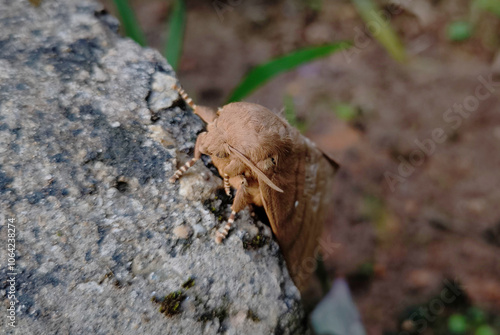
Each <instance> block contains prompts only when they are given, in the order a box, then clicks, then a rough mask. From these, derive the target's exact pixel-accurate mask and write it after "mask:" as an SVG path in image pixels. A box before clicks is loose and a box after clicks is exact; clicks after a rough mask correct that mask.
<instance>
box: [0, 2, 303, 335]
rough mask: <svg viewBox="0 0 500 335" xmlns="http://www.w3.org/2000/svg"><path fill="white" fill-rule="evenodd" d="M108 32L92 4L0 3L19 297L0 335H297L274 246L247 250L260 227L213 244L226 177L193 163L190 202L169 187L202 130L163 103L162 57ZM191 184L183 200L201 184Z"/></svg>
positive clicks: (4, 133) (6, 204)
mask: <svg viewBox="0 0 500 335" xmlns="http://www.w3.org/2000/svg"><path fill="white" fill-rule="evenodd" d="M116 28H117V22H116V20H115V19H114V18H112V17H110V16H108V15H106V14H105V13H104V12H103V11H102V8H101V7H100V5H98V4H96V3H94V2H90V1H81V0H67V1H51V0H44V1H42V2H41V5H40V6H39V7H34V6H32V5H31V4H30V2H28V1H18V0H5V1H1V2H0V206H1V208H2V213H1V214H2V218H1V220H2V223H3V225H2V226H1V228H0V231H1V236H2V238H3V239H4V240H3V242H4V246H6V244H7V241H6V236H7V229H6V228H7V227H6V225H5V219H7V218H15V219H16V221H15V223H16V229H17V230H16V249H17V251H16V252H17V258H16V265H15V270H16V273H17V275H16V290H17V291H16V298H17V299H18V303H17V304H16V322H17V327H16V328H9V327H8V326H7V324H6V323H7V321H8V320H7V318H5V317H2V318H0V329H2V331H6V333H8V334H56V333H57V334H219V333H226V334H274V333H280V334H298V333H304V331H305V330H304V328H303V327H304V326H303V324H304V314H303V311H302V308H301V306H300V301H299V294H298V291H297V290H296V288H295V287H294V285H293V283H292V281H291V280H290V278H289V276H288V272H287V270H286V267H285V265H284V262H283V260H282V258H281V256H280V254H279V249H278V247H277V244H276V243H274V242H272V241H271V242H269V243H267V244H266V245H264V246H263V247H261V248H259V249H245V248H244V247H243V245H244V239H245V238H250V239H251V238H252V234H255V233H256V232H257V231H258V232H259V233H261V234H263V235H265V236H270V232H269V228H267V227H266V226H264V225H262V224H260V223H257V225H255V222H253V219H251V218H250V216H249V215H248V213H247V212H244V213H242V215H241V216H240V218H239V220H245V222H246V223H245V224H242V227H241V228H240V227H238V225H236V229H235V230H233V233H232V234H230V236H229V238H228V239H227V240H226V241H225V243H224V244H223V245H221V246H219V245H216V244H215V243H214V242H213V238H214V234H215V230H216V229H217V228H218V227H219V226H220V225H221V224H223V222H221V221H220V218H222V221H224V220H225V219H227V215H228V213H229V211H230V208H229V205H230V204H229V200H224V201H223V200H221V199H218V198H216V197H212V196H211V193H213V190H214V188H215V187H216V186H217V185H220V180H219V179H217V177H215V176H213V175H212V172H210V171H209V170H208V169H207V168H206V167H205V166H204V165H203V164H202V162H201V161H200V162H198V163H197V164H196V165H197V167H196V169H195V170H196V171H197V172H200V171H201V172H202V174H201V175H200V176H201V177H203V178H206V176H209V179H210V178H214V180H215V181H211V182H210V183H208V186H206V187H205V188H202V189H199V192H198V193H197V195H196V196H189V195H188V194H186V197H184V196H182V195H180V192H179V183H176V184H170V183H168V181H167V180H168V178H169V177H170V176H171V175H172V173H173V172H174V171H175V169H176V167H177V166H178V165H179V164H180V163H181V162H184V160H185V158H186V157H187V156H188V155H189V154H190V153H191V152H192V150H193V147H194V143H195V140H196V135H197V133H199V132H200V131H201V130H202V129H203V123H202V121H201V120H199V119H198V118H197V117H196V116H195V115H194V114H193V113H192V112H190V111H185V110H182V109H181V108H179V107H176V106H174V105H173V102H174V101H175V100H176V99H177V94H176V93H175V92H173V91H172V90H170V89H169V85H170V83H171V82H174V81H175V79H174V78H175V74H174V72H173V71H172V69H171V67H170V66H169V65H168V64H167V63H166V62H165V60H164V59H163V58H162V57H161V56H160V55H159V54H158V53H157V52H156V51H154V50H150V49H143V48H141V47H139V46H138V45H137V44H135V43H134V42H132V41H130V40H128V39H123V38H120V37H118V36H117V35H116V32H115V31H116ZM195 176H196V175H194V174H193V175H192V176H191V178H194V179H192V180H191V181H190V180H189V178H187V179H186V181H185V183H186V185H185V188H186V190H189V192H188V193H190V194H192V193H193V190H194V188H198V187H199V186H198V185H199V184H200V183H201V184H203V180H198V179H196V178H200V177H199V176H198V177H195ZM204 176H205V177H204ZM204 181H206V179H204ZM190 183H191V184H192V185H191V184H190ZM190 185H191V186H193V187H191V186H190ZM214 185H215V186H214ZM237 222H238V220H237ZM247 222H252V223H253V224H252V225H251V226H252V229H248V230H246V231H245V226H248V223H247ZM176 227H183V228H177V229H175V228H176ZM6 253H7V248H6V247H4V248H2V249H1V252H0V256H1V259H2V260H6V259H7V257H6V256H7V255H6ZM7 272H8V271H7V266H6V264H3V265H2V267H1V270H0V273H1V276H2V278H6V276H7ZM2 281H3V282H4V283H5V281H4V280H2ZM6 287H7V286H4V287H2V291H1V292H0V293H2V294H1V296H2V298H1V299H2V300H3V303H4V306H5V304H8V303H9V301H8V300H7V299H6V294H5V293H6ZM177 291H180V293H175V294H171V293H173V292H177ZM169 294H171V295H170V298H167V299H174V297H177V298H178V299H180V304H179V306H178V307H177V308H176V309H175V310H171V311H170V312H172V313H170V315H169V316H166V315H165V314H168V313H165V314H161V313H160V312H159V309H160V305H159V303H156V302H152V301H151V298H152V297H157V298H158V300H161V299H162V298H163V297H165V296H167V295H169ZM166 302H168V301H166Z"/></svg>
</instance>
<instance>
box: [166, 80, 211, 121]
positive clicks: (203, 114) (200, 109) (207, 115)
mask: <svg viewBox="0 0 500 335" xmlns="http://www.w3.org/2000/svg"><path fill="white" fill-rule="evenodd" d="M172 88H173V89H174V90H176V91H177V92H179V94H180V96H181V97H182V99H184V101H185V102H186V103H187V104H188V105H189V107H191V109H192V110H193V112H194V113H195V114H196V115H198V116H199V117H200V118H201V119H202V120H203V121H205V122H206V123H211V122H214V120H216V119H217V113H215V112H214V111H213V110H212V109H211V108H208V107H205V106H198V105H196V104H195V103H194V102H193V99H191V98H190V97H189V95H188V94H187V93H186V91H184V89H183V88H182V87H180V86H179V85H177V84H174V86H172Z"/></svg>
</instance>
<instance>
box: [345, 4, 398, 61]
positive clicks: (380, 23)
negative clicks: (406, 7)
mask: <svg viewBox="0 0 500 335" xmlns="http://www.w3.org/2000/svg"><path fill="white" fill-rule="evenodd" d="M352 2H353V3H354V5H355V6H356V8H357V9H358V12H359V15H361V18H362V19H363V21H365V23H366V25H367V28H368V25H370V26H373V27H374V28H375V27H377V28H378V31H374V32H373V37H375V38H376V39H377V41H378V42H379V43H380V44H381V45H382V46H383V47H384V48H385V49H386V50H387V52H388V53H389V55H391V57H392V58H394V59H395V60H397V61H398V62H404V61H405V60H406V51H405V48H404V47H403V44H402V43H401V41H400V39H399V37H398V35H397V34H396V32H395V31H394V30H393V29H392V27H391V25H390V23H389V22H386V21H384V18H383V17H382V16H381V15H380V9H379V8H378V7H377V5H376V4H375V3H374V2H373V1H372V0H352Z"/></svg>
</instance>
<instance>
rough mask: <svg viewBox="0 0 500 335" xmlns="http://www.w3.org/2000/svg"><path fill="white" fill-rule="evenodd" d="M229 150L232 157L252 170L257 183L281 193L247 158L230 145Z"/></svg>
mask: <svg viewBox="0 0 500 335" xmlns="http://www.w3.org/2000/svg"><path fill="white" fill-rule="evenodd" d="M229 150H230V152H231V154H232V155H234V156H236V157H238V158H239V159H240V160H241V161H242V162H243V163H244V164H245V165H246V166H248V167H249V168H250V169H251V170H252V172H254V173H255V174H256V175H257V176H258V178H259V181H262V182H264V183H266V184H267V185H268V186H269V187H271V188H272V189H274V190H276V191H278V192H281V193H283V190H282V189H281V188H279V187H278V186H276V184H275V183H273V182H272V181H271V179H269V177H268V176H266V174H265V173H264V172H262V170H261V169H259V168H258V167H257V165H255V164H254V163H253V162H252V161H251V160H249V159H248V157H246V156H245V155H244V154H243V153H242V152H241V151H239V150H238V149H236V148H234V147H232V146H231V145H229Z"/></svg>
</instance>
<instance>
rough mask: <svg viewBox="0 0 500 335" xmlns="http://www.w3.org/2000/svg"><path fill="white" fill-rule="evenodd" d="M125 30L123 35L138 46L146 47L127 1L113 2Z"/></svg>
mask: <svg viewBox="0 0 500 335" xmlns="http://www.w3.org/2000/svg"><path fill="white" fill-rule="evenodd" d="M113 1H114V3H115V6H116V8H117V9H118V13H119V14H120V18H121V21H122V24H123V28H124V29H125V35H127V36H128V37H130V38H131V39H133V40H134V41H136V42H137V43H138V44H139V45H141V46H145V45H146V38H145V37H144V34H143V33H142V30H141V27H139V23H138V22H137V20H136V19H135V16H134V11H133V10H132V8H131V7H130V6H129V4H128V1H127V0H113Z"/></svg>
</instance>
